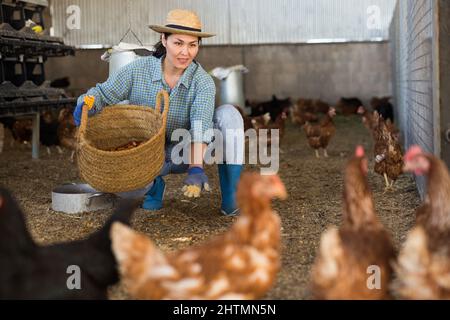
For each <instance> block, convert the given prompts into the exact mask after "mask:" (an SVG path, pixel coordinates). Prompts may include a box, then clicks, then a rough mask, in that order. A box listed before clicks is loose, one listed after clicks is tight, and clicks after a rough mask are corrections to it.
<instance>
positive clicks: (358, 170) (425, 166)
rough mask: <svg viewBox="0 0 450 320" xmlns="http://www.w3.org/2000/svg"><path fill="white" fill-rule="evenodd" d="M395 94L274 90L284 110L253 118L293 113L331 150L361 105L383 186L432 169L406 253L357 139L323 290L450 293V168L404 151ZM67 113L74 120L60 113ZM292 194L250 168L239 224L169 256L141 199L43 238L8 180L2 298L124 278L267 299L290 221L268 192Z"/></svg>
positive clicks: (84, 295) (147, 295) (96, 288)
mask: <svg viewBox="0 0 450 320" xmlns="http://www.w3.org/2000/svg"><path fill="white" fill-rule="evenodd" d="M388 100H389V99H388V98H382V99H376V100H375V99H374V100H372V107H373V109H374V111H372V112H368V111H367V110H366V109H365V108H364V107H362V104H361V103H360V101H358V100H357V99H356V100H355V99H346V100H345V99H341V101H340V103H339V104H338V105H337V106H336V108H334V107H330V106H328V105H327V104H325V103H323V102H321V101H319V100H316V101H310V100H302V99H301V100H299V101H298V102H297V103H296V105H295V106H294V107H291V106H290V104H289V102H288V101H282V103H281V104H280V101H281V100H276V98H275V99H273V100H272V102H276V105H278V106H280V105H282V107H280V108H278V107H276V108H273V104H268V105H267V106H263V107H262V108H261V110H260V112H261V114H259V115H254V116H252V117H246V118H244V119H245V123H246V125H247V126H251V127H253V128H256V129H257V130H258V129H260V128H280V129H281V128H284V122H285V121H286V118H287V115H288V113H289V111H290V112H291V117H292V119H293V121H294V122H295V123H298V124H299V125H301V126H302V127H303V129H304V131H305V133H306V136H307V138H308V141H309V144H310V146H311V147H312V148H314V149H315V150H316V151H317V150H319V149H320V148H322V149H323V150H324V156H327V152H326V147H327V145H328V143H329V141H330V139H331V138H332V136H333V135H334V133H335V130H336V129H335V125H334V123H333V117H334V116H335V115H336V109H339V111H340V112H342V113H344V114H345V112H348V113H349V114H350V113H355V114H360V115H361V116H362V119H363V122H364V124H365V125H366V127H367V128H368V130H370V132H371V134H372V137H373V139H374V157H375V171H376V172H377V173H379V174H380V175H382V176H384V178H385V181H386V190H388V189H389V188H392V185H393V183H394V182H395V180H396V179H397V177H398V176H399V175H400V174H401V173H402V172H411V173H414V174H415V175H421V176H425V177H426V178H427V195H426V197H425V200H424V202H423V204H422V206H421V207H419V208H418V209H417V213H416V224H415V226H414V227H413V229H412V230H411V231H410V233H409V234H408V236H407V238H406V240H405V242H404V244H403V246H402V248H401V249H400V250H399V252H397V251H396V250H395V248H394V246H393V244H392V240H391V236H390V233H389V232H388V231H387V230H386V228H385V227H384V226H383V224H382V223H381V222H380V220H379V219H378V217H377V213H376V211H375V206H374V202H373V198H372V193H371V190H370V187H369V184H368V180H367V173H368V159H367V156H366V153H365V150H364V149H363V147H361V146H358V147H356V149H355V152H354V155H353V156H352V157H351V159H349V161H348V162H347V164H346V166H345V169H344V191H343V200H342V202H343V206H342V213H343V214H342V219H343V221H342V224H341V226H339V227H330V228H329V229H328V230H326V231H325V232H324V233H323V234H322V236H321V242H320V246H319V248H318V251H317V255H316V259H315V262H314V264H313V266H312V269H311V280H310V290H311V294H312V297H313V298H315V299H391V298H404V299H450V203H449V202H450V175H449V172H448V169H447V167H446V165H445V163H443V162H442V161H441V160H440V159H438V158H436V157H435V156H433V155H431V154H428V153H426V152H424V151H423V150H422V149H421V148H420V147H418V146H413V147H411V148H410V149H409V150H408V151H407V152H406V154H405V155H404V156H403V154H402V151H401V147H400V144H399V141H398V136H399V135H398V131H397V130H396V128H395V126H394V125H393V114H392V113H391V109H390V108H388V107H387V102H388ZM289 109H290V110H289ZM267 110H270V111H273V110H276V112H268V113H267V112H265V111H267ZM349 110H350V111H349ZM68 113H70V112H68ZM319 114H323V116H322V117H320V116H319ZM60 117H61V119H64V117H66V118H69V119H70V116H68V115H67V114H66V115H65V116H64V113H63V111H61V114H60ZM44 121H45V120H44ZM60 129H61V128H60V127H58V129H57V130H58V131H59V130H60ZM61 130H62V129H61ZM70 132H71V133H70V134H68V135H67V136H71V135H73V136H74V134H73V133H72V131H70ZM282 132H283V131H282ZM280 136H282V135H281V134H280ZM60 141H62V139H61V138H60ZM316 154H317V156H319V153H318V152H317V153H316ZM286 197H287V191H286V189H285V186H284V185H283V183H282V182H281V180H280V178H279V177H278V176H276V175H273V176H261V175H259V174H257V173H244V174H243V176H242V178H241V181H240V183H239V186H238V191H237V198H238V199H237V200H238V204H239V206H240V208H241V215H240V216H239V217H238V218H237V220H236V221H235V222H234V224H233V225H232V227H231V228H230V229H229V230H228V231H227V232H225V233H224V234H222V235H219V236H216V237H214V238H212V239H210V240H209V241H206V242H205V243H203V244H200V245H195V246H192V247H188V248H185V249H182V250H177V251H173V252H169V253H165V252H163V251H162V250H161V249H159V248H158V246H157V245H156V244H155V243H154V242H153V241H152V240H151V239H150V238H149V237H148V236H146V235H143V234H139V233H137V232H136V231H134V230H133V229H132V228H130V226H129V221H130V218H131V217H132V214H133V212H134V211H135V210H136V208H137V207H138V206H139V203H138V202H137V201H133V200H122V201H121V202H120V203H119V204H118V206H117V207H116V209H115V211H114V213H113V214H112V216H111V217H110V218H109V220H108V221H107V222H106V224H105V225H104V226H103V227H102V228H101V229H100V230H99V231H97V232H95V233H94V234H92V235H91V236H89V237H88V238H86V239H84V240H79V241H74V242H67V243H59V244H54V245H50V246H40V245H37V244H36V243H35V242H34V241H33V239H32V237H31V235H30V233H29V231H28V229H27V226H26V223H25V217H24V214H23V213H22V211H21V209H20V207H19V205H18V204H17V202H16V200H15V199H14V197H13V196H12V195H11V194H10V193H9V192H8V191H7V190H5V189H1V188H0V234H2V235H4V236H5V237H6V238H7V239H8V241H2V242H0V261H1V263H0V299H6V298H7V299H30V298H31V299H106V298H107V289H108V287H109V286H111V285H114V284H115V283H117V282H118V281H119V280H121V281H122V283H123V284H124V285H125V287H126V289H127V291H128V293H129V294H130V296H131V297H132V298H137V299H233V300H237V299H259V298H262V297H264V296H265V294H266V293H267V292H268V291H269V290H270V289H271V287H272V285H273V284H274V282H275V279H276V275H277V273H278V272H279V271H280V268H281V259H280V257H281V254H282V252H281V225H282V222H281V220H280V217H279V216H278V214H277V212H276V211H274V210H272V207H271V201H272V200H273V199H275V198H279V199H282V200H284V199H286ZM71 266H77V267H79V268H80V277H81V279H80V283H81V288H79V289H73V288H69V286H68V278H69V276H70V274H68V268H69V267H71ZM373 277H375V278H373ZM374 279H375V280H374ZM372 281H373V282H372Z"/></svg>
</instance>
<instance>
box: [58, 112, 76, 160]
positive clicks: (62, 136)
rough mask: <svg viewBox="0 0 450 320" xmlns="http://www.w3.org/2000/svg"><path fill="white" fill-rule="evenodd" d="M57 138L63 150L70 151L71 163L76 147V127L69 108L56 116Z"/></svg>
mask: <svg viewBox="0 0 450 320" xmlns="http://www.w3.org/2000/svg"><path fill="white" fill-rule="evenodd" d="M58 122H59V126H58V132H57V134H58V138H59V144H60V145H61V146H63V147H64V148H67V149H69V150H72V153H71V155H70V161H72V162H73V159H74V154H75V150H76V146H77V138H76V136H77V127H76V126H75V122H74V119H73V115H72V110H71V109H70V108H63V109H61V110H60V111H59V115H58Z"/></svg>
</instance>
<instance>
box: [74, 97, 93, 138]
mask: <svg viewBox="0 0 450 320" xmlns="http://www.w3.org/2000/svg"><path fill="white" fill-rule="evenodd" d="M94 102H95V97H94V96H85V97H84V99H83V110H82V112H81V124H80V129H79V132H78V136H79V137H81V136H82V135H84V133H85V132H86V127H87V121H88V112H89V110H91V109H92V107H93V106H94Z"/></svg>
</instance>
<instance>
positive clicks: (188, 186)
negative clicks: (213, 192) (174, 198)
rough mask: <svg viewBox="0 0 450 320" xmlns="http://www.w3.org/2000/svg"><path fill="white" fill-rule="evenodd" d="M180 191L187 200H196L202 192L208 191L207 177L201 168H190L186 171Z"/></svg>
mask: <svg viewBox="0 0 450 320" xmlns="http://www.w3.org/2000/svg"><path fill="white" fill-rule="evenodd" d="M184 184H185V185H184V187H183V189H182V191H183V192H184V195H185V196H186V197H188V198H198V197H200V194H201V192H202V191H203V190H205V191H210V188H209V183H208V177H207V176H206V174H205V171H204V170H203V168H200V167H192V168H190V169H189V170H188V176H187V178H186V179H185V180H184Z"/></svg>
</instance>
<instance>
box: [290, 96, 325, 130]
mask: <svg viewBox="0 0 450 320" xmlns="http://www.w3.org/2000/svg"><path fill="white" fill-rule="evenodd" d="M315 112H316V111H315V107H314V104H313V100H310V99H298V101H297V103H295V104H294V105H293V106H292V108H291V120H292V123H294V124H298V125H299V126H303V125H304V124H305V123H306V122H317V121H319V117H318V116H317V115H316V114H315Z"/></svg>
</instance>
